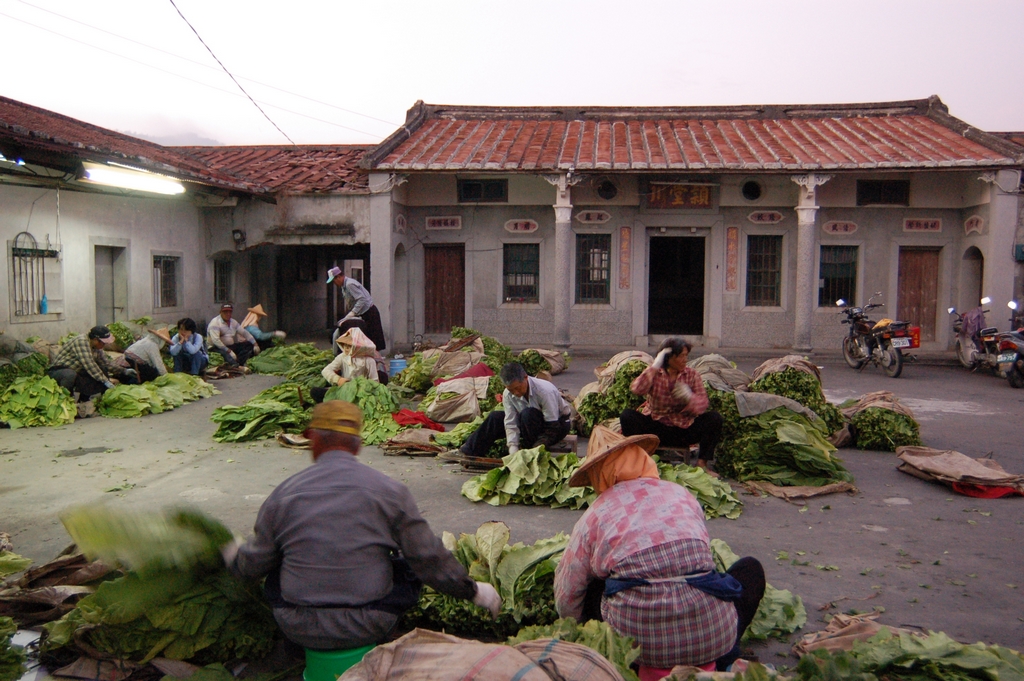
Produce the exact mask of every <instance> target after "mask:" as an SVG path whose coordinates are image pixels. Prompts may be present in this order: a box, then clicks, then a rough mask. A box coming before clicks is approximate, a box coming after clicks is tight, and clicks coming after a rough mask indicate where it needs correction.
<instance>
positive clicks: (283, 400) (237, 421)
mask: <svg viewBox="0 0 1024 681" xmlns="http://www.w3.org/2000/svg"><path fill="white" fill-rule="evenodd" d="M312 406H313V404H312V399H311V398H310V396H309V390H308V389H306V388H305V387H303V386H301V385H299V384H297V383H291V382H285V383H280V384H278V385H275V386H274V387H272V388H267V389H266V390H264V391H263V392H261V393H259V394H258V395H256V396H255V397H253V398H252V399H251V400H249V401H248V402H246V403H245V404H243V405H242V406H240V407H236V406H233V405H228V406H225V407H217V408H216V409H214V410H213V415H211V416H210V420H211V421H213V422H214V423H216V424H218V427H217V432H215V433H214V434H213V439H214V440H216V441H217V442H249V441H251V440H261V439H264V438H270V437H276V436H277V434H278V433H301V432H302V431H303V430H305V429H306V425H307V424H308V423H309V418H310V413H309V410H310V408H312Z"/></svg>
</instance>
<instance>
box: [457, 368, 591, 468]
mask: <svg viewBox="0 0 1024 681" xmlns="http://www.w3.org/2000/svg"><path fill="white" fill-rule="evenodd" d="M500 375H501V381H502V383H504V384H505V392H504V393H503V394H502V404H503V405H504V407H505V411H504V412H502V411H492V412H491V413H490V414H489V415H488V416H487V418H486V419H484V422H483V423H482V424H480V427H479V428H477V430H476V431H475V432H474V433H473V434H472V435H470V436H469V439H468V440H466V442H465V443H464V444H463V445H462V447H460V448H459V451H460V452H461V453H462V454H463V455H465V456H468V457H487V453H488V451H490V449H491V446H492V445H493V444H494V443H495V442H496V441H498V440H500V439H501V438H505V442H506V444H507V446H508V453H509V454H515V453H516V452H518V451H519V450H520V449H530V448H533V447H538V446H540V445H545V446H547V447H550V446H551V445H553V444H556V443H558V442H561V441H562V440H563V439H564V438H565V436H566V435H568V434H569V429H570V427H571V423H570V421H571V419H572V409H571V408H570V407H569V403H568V402H566V401H565V400H564V399H563V398H562V395H561V393H559V392H558V388H556V387H555V384H554V383H551V382H550V381H545V380H544V379H541V378H534V377H533V376H528V375H527V373H526V369H524V368H523V365H522V364H519V363H518V362H509V363H508V364H506V365H505V366H503V367H502V368H501V374H500Z"/></svg>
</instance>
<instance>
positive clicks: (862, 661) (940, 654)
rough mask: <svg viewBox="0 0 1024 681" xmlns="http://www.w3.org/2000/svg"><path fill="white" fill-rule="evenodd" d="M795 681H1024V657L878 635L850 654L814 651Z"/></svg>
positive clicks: (931, 636) (931, 638) (977, 646)
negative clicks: (879, 680) (880, 680)
mask: <svg viewBox="0 0 1024 681" xmlns="http://www.w3.org/2000/svg"><path fill="white" fill-rule="evenodd" d="M795 671H796V675H795V676H796V679H797V681H877V680H878V679H886V681H993V679H998V680H999V681H1022V680H1024V656H1022V655H1021V654H1020V653H1019V652H1017V651H1016V650H1011V649H1010V648H1004V647H1002V646H998V645H985V644H984V643H974V644H970V645H968V644H964V643H959V642H957V641H955V640H953V639H951V638H950V637H949V636H947V635H946V634H944V633H937V632H929V633H928V635H927V636H920V635H916V634H913V635H912V634H908V633H906V632H901V633H899V634H898V635H896V634H893V633H892V632H890V631H889V630H888V629H882V630H881V631H879V632H878V633H877V634H875V635H874V636H873V637H872V638H870V639H868V640H867V641H854V642H853V649H852V650H850V651H848V652H847V651H837V652H829V651H827V650H815V651H813V652H811V653H808V654H807V655H804V656H803V657H801V658H800V662H799V664H797V667H796V670H795Z"/></svg>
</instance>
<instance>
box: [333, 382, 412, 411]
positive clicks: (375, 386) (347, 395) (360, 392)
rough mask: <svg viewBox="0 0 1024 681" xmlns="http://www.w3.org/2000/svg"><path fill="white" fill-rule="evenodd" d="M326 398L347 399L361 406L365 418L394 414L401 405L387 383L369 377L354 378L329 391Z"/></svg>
mask: <svg viewBox="0 0 1024 681" xmlns="http://www.w3.org/2000/svg"><path fill="white" fill-rule="evenodd" d="M324 400H325V401H326V400H345V401H346V402H351V403H352V404H354V405H356V406H357V407H359V409H360V410H361V411H362V412H363V418H364V419H371V418H377V417H380V416H384V415H387V414H394V413H395V412H396V411H398V410H399V408H400V406H399V404H398V400H396V399H395V396H394V395H393V394H392V393H391V391H390V390H388V387H387V386H386V385H382V384H380V383H378V382H377V381H371V380H370V379H368V378H353V379H349V380H348V381H346V382H345V383H344V384H343V385H336V386H334V387H332V388H331V389H330V390H328V391H327V394H326V395H325V396H324Z"/></svg>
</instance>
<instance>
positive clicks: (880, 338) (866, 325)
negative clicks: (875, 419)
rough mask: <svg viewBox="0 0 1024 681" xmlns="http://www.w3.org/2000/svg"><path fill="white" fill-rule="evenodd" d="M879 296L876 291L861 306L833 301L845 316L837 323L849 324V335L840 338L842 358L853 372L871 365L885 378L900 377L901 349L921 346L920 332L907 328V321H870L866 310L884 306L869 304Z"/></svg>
mask: <svg viewBox="0 0 1024 681" xmlns="http://www.w3.org/2000/svg"><path fill="white" fill-rule="evenodd" d="M880 295H882V292H881V291H877V292H876V293H875V295H873V296H871V297H870V298H868V302H867V305H865V306H864V307H848V306H847V305H846V301H845V300H843V299H842V298H840V299H839V300H837V301H836V307H841V308H843V309H842V310H840V314H845V315H846V319H841V320H840V323H841V324H849V325H850V333H849V334H848V335H847V336H846V337H845V338H843V359H845V360H846V363H847V364H848V365H850V367H851V368H853V369H858V370H862V369H863V368H864V367H865V366H866V365H867V363H868V362H871V363H872V364H875V365H876V366H880V367H881V368H882V370H883V371H885V373H886V375H887V376H890V377H891V378H899V375H900V374H901V373H902V372H903V350H910V349H913V348H919V347H921V329H920V327H917V326H914V327H912V326H910V322H897V321H893V320H891V319H883V320H881V321H878V322H873V321H871V320H870V319H869V318H868V315H867V313H868V310H873V309H875V308H879V307H884V303H873V302H871V301H873V300H874V299H875V298H876V297H878V296H880Z"/></svg>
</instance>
